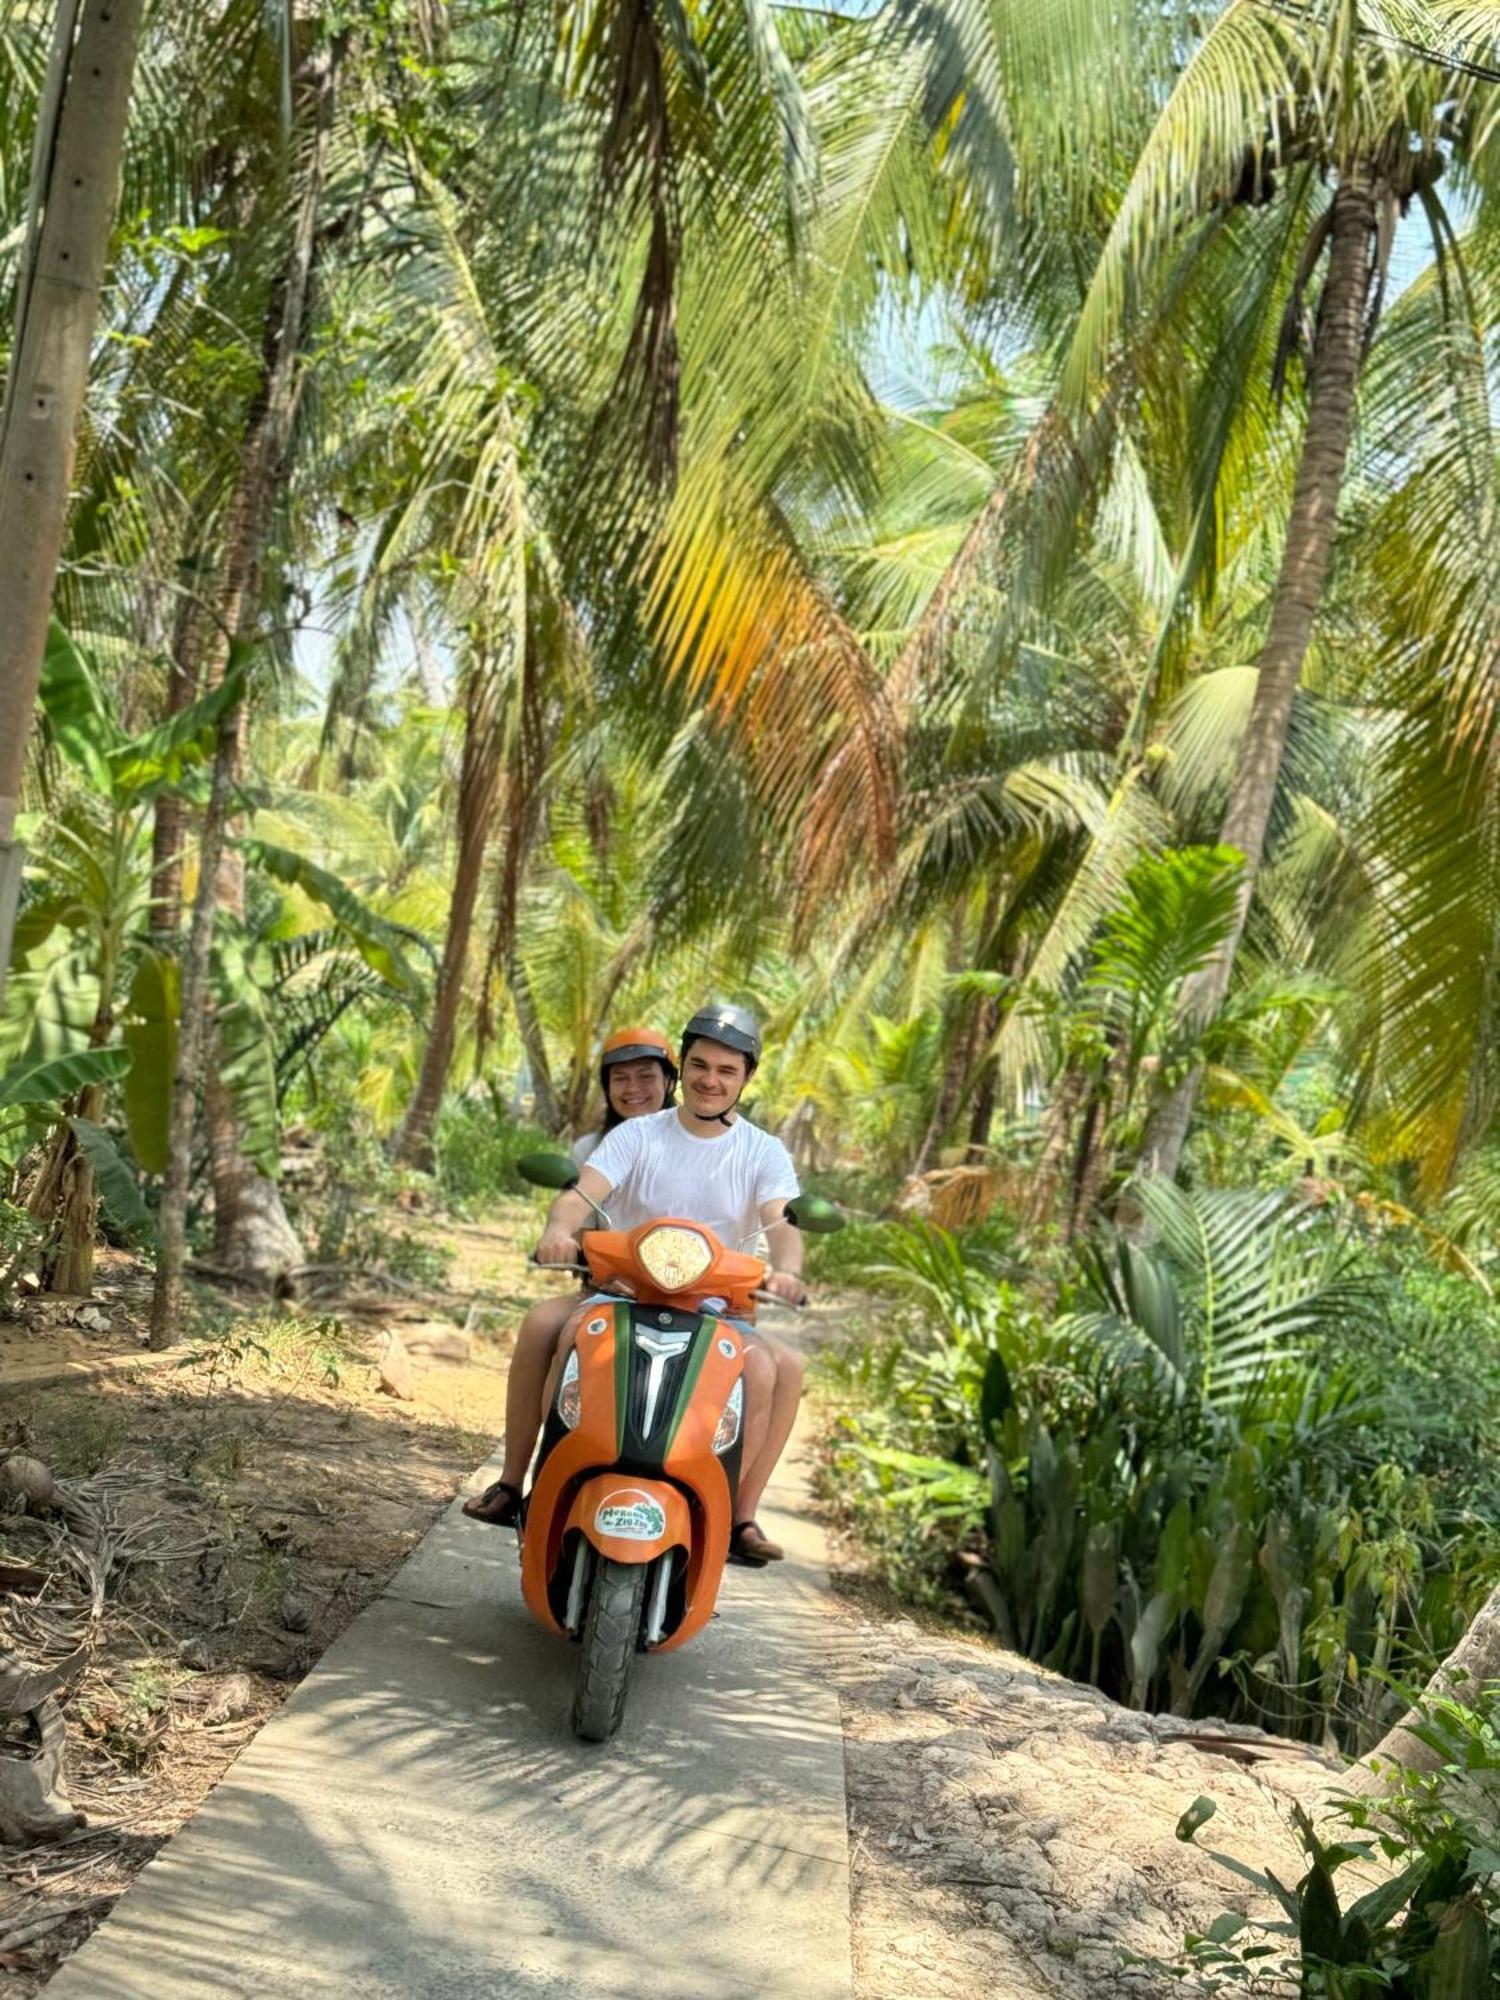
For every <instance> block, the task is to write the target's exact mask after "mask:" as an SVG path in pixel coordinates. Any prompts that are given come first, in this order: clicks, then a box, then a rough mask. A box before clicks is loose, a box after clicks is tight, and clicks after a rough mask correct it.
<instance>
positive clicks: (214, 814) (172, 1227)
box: [151, 51, 337, 1346]
mask: <svg viewBox="0 0 1500 2000" xmlns="http://www.w3.org/2000/svg"><path fill="white" fill-rule="evenodd" d="M336 78H337V63H336V59H335V52H334V51H329V52H325V53H323V54H322V55H320V56H319V57H318V58H317V59H316V61H315V63H314V65H313V66H312V68H311V76H310V87H311V95H312V102H313V112H314V138H313V144H312V148H311V151H310V156H309V160H308V165H307V170H306V174H305V177H304V180H303V185H302V192H301V196H300V199H299V203H298V208H297V214H296V219H295V222H294V224H293V229H292V239H291V243H290V245H289V247H288V253H287V262H286V266H285V269H284V270H283V272H282V273H281V275H280V277H279V279H278V281H277V282H276V284H275V285H274V286H273V288H272V293H271V299H270V303H269V306H268V309H267V313H266V320H265V330H264V334H263V337H262V342H261V376H260V382H259V384H258V386H257V390H256V393H255V396H254V398H253V400H252V402H251V405H250V409H249V412H248V414H247V416H246V420H245V429H244V434H243V437H242V440H241V445H240V459H239V470H238V474H237V477H236V481H235V487H234V491H233V493H232V495H231V497H230V502H229V506H228V509H227V511H226V516H225V523H224V544H223V553H222V557H221V564H220V574H219V578H218V584H217V588H216V591H215V608H214V623H215V626H216V632H215V636H214V640H213V644H212V646H211V647H208V648H206V651H205V657H203V658H202V660H201V661H200V662H199V663H198V667H197V671H198V674H199V678H200V681H202V682H204V683H208V684H212V683H213V682H215V681H217V680H218V679H219V678H220V677H221V676H222V674H223V672H224V668H225V666H226V664H227V661H228V659H229V655H230V651H231V648H232V646H233V645H234V644H235V643H240V644H245V643H248V642H249V641H250V640H251V639H252V637H253V635H254V632H255V629H256V625H257V621H258V617H259V610H260V587H261V580H262V572H263V568H264V562H265V550H266V544H267V540H268V536H269V531H270V525H271V513H272V509H273V506H274V503H275V498H276V492H277V488H278V485H279V483H280V482H281V480H282V479H283V478H284V476H285V471H284V467H285V459H286V454H287V451H288V448H289V446H290V443H291V438H292V431H293V427H294V425H295V422H296V416H297V409H298V405H299V403H300V401H301V397H302V389H303V384H304V381H305V371H304V369H303V366H302V353H301V350H302V342H303V337H304V334H305V330H306V320H307V313H308V305H309V299H310V294H311V289H312V278H313V268H314V262H315V258H316V252H317V241H318V237H317V222H318V214H319V208H320V203H321V198H322V191H323V183H324V177H325V174H326V169H327V160H328V146H329V137H330V133H331V129H332V123H333V110H334V101H335V85H336ZM180 664H181V662H180V661H179V665H180ZM219 727H220V734H219V743H218V749H217V751H216V754H215V758H214V778H213V789H212V793H211V796H210V800H209V806H208V810H207V812H206V814H205V816H204V824H203V831H202V837H201V842H200V848H199V860H198V867H199V880H198V890H197V895H196V897H195V899H194V905H193V921H192V929H191V935H190V938H189V942H188V951H187V962H186V965H185V966H184V971H183V981H182V1011H181V1024H182V1025H181V1032H180V1033H179V1036H178V1052H177V1072H176V1075H175V1076H174V1079H173V1087H172V1138H171V1158H170V1163H169V1166H168V1171H167V1178H166V1183H165V1185H164V1187H163V1189H162V1201H161V1209H160V1213H159V1216H158V1257H157V1274H156V1286H155V1290H154V1293H153V1297H152V1308H151V1340H152V1344H153V1346H166V1345H168V1344H169V1342H171V1341H172V1340H174V1339H175V1338H176V1337H177V1333H178V1331H179V1330H180V1325H181V1317H182V1270H183V1262H184V1258H185V1254H186V1222H187V1199H188V1181H189V1175H190V1162H191V1154H192V1137H193V1124H194V1114H195V1111H196V1107H197V1096H198V1090H199V1086H200V1083H201V1082H202V1069H203V1057H204V1053H205V1051H206V1050H207V1049H208V1048H209V1047H210V1046H212V1044H211V1042H210V1041H209V1040H208V1039H207V1035H208V1034H209V1033H211V1024H209V1023H208V1022H207V1016H208V1011H209V991H208V975H209V963H210V959H211V956H212V949H213V931H214V921H215V917H216V915H217V912H218V910H219V908H221V907H223V908H227V909H229V910H230V911H231V912H233V913H235V914H239V915H243V911H244V869H243V865H242V863H241V862H240V860H239V858H238V856H237V855H233V854H226V850H225V834H226V831H227V828H226V816H227V812H228V803H229V798H230V794H231V791H232V789H233V787H234V785H235V783H236V782H237V780H238V778H239V776H240V772H241V769H242V765H243V753H244V740H245V712H244V708H243V705H241V706H239V707H237V708H236V709H235V711H234V712H233V713H232V714H230V715H226V716H225V717H224V719H223V721H222V722H221V723H220V726H219ZM158 855H159V858H165V857H161V856H160V851H159V850H158ZM179 879H180V878H179ZM204 1098H205V1109H206V1111H207V1113H208V1124H209V1149H210V1159H211V1163H212V1169H213V1183H214V1259H215V1262H216V1263H217V1265H218V1266H219V1268H220V1269H221V1270H224V1271H226V1272H229V1273H232V1274H233V1275H234V1276H236V1277H240V1278H244V1279H246V1280H248V1281H249V1282H251V1283H253V1284H257V1285H263V1286H264V1287H266V1288H267V1289H270V1290H274V1289H278V1288H280V1287H281V1286H283V1285H284V1283H285V1282H286V1280H287V1276H288V1272H289V1269H290V1268H291V1267H292V1266H295V1265H296V1264H298V1263H300V1262H301V1261H302V1248H301V1245H300V1244H299V1243H298V1241H297V1237H296V1233H295V1231H294V1230H293V1229H292V1226H291V1224H290V1222H288V1220H287V1218H286V1213H285V1210H284V1209H283V1207H282V1204H281V1197H280V1194H279V1192H278V1191H277V1188H276V1185H275V1183H274V1182H273V1181H271V1180H269V1179H267V1177H266V1176H265V1175H264V1174H262V1173H261V1172H260V1170H259V1168H257V1167H256V1166H255V1164H254V1162H253V1161H251V1160H249V1159H248V1158H246V1156H245V1153H244V1149H243V1147H242V1146H241V1144H240V1142H239V1135H238V1132H237V1130H236V1128H235V1124H234V1116H233V1108H232V1105H231V1104H230V1102H229V1100H228V1097H227V1094H226V1093H225V1092H224V1091H223V1090H222V1088H220V1087H219V1086H218V1083H217V1078H215V1079H213V1080H212V1082H211V1085H210V1087H209V1088H208V1089H207V1090H205V1093H204Z"/></svg>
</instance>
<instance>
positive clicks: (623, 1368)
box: [615, 1305, 631, 1459]
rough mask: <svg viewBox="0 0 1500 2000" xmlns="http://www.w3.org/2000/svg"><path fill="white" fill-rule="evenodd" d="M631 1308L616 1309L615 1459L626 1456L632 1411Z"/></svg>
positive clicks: (619, 1307) (624, 1306)
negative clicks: (627, 1432)
mask: <svg viewBox="0 0 1500 2000" xmlns="http://www.w3.org/2000/svg"><path fill="white" fill-rule="evenodd" d="M630 1348H631V1329H630V1308H629V1306H628V1305H619V1306H616V1307H615V1457H616V1458H617V1459H620V1458H623V1457H624V1456H625V1419H626V1416H627V1414H628V1412H629V1409H630Z"/></svg>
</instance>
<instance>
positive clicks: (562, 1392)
mask: <svg viewBox="0 0 1500 2000" xmlns="http://www.w3.org/2000/svg"><path fill="white" fill-rule="evenodd" d="M557 1414H558V1415H559V1416H560V1417H561V1418H562V1420H563V1422H564V1423H565V1424H566V1425H567V1427H568V1429H569V1430H570V1431H576V1430H577V1428H578V1419H579V1418H580V1417H581V1416H582V1415H583V1383H582V1382H581V1381H580V1380H579V1376H578V1349H577V1348H576V1347H575V1348H574V1350H573V1352H572V1353H571V1354H570V1355H569V1356H568V1364H567V1366H566V1367H565V1368H564V1369H563V1372H562V1380H561V1381H560V1382H559V1383H558V1385H557Z"/></svg>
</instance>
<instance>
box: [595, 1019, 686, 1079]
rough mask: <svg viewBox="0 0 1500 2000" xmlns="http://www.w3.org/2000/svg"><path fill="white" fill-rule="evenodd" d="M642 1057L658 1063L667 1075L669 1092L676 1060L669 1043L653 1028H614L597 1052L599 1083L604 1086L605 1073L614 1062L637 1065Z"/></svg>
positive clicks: (674, 1075) (675, 1068) (674, 1076)
mask: <svg viewBox="0 0 1500 2000" xmlns="http://www.w3.org/2000/svg"><path fill="white" fill-rule="evenodd" d="M646 1057H648V1058H650V1060H651V1061H653V1062H659V1063H660V1064H661V1066H662V1068H663V1069H664V1070H665V1071H666V1073H667V1089H668V1090H669V1091H670V1090H672V1089H673V1088H674V1087H675V1085H676V1082H677V1059H676V1057H675V1056H674V1055H673V1053H672V1044H671V1043H670V1042H669V1041H668V1040H667V1038H666V1036H665V1035H661V1034H658V1033H657V1031H656V1029H655V1028H617V1029H616V1030H615V1032H614V1033H613V1034H612V1035H610V1036H609V1037H608V1039H607V1040H606V1042H605V1044H604V1047H603V1048H602V1049H601V1050H600V1051H599V1081H600V1083H601V1084H604V1082H605V1072H606V1071H607V1070H610V1069H613V1067H614V1065H615V1064H616V1063H622V1062H639V1061H641V1060H642V1058H646ZM606 1087H607V1086H606Z"/></svg>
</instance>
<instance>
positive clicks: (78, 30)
mask: <svg viewBox="0 0 1500 2000" xmlns="http://www.w3.org/2000/svg"><path fill="white" fill-rule="evenodd" d="M144 11H145V0H58V6H57V18H56V22H55V24H54V28H53V40H52V57H51V61H50V63H49V65H48V71H47V80H46V84H45V86H44V89H43V95H42V101H41V105H40V109H39V112H38V118H37V142H36V149H35V153H34V155H33V159H32V179H31V202H30V218H31V220H30V229H29V233H28V241H27V254H26V258H25V262H24V266H23V269H22V273H21V283H20V288H19V295H18V303H17V309H16V334H15V341H14V345H13V346H12V349H11V368H10V376H9V379H8V380H7V382H6V385H5V404H4V409H3V413H0V998H3V997H4V993H5V976H6V970H7V968H8V967H9V964H10V952H11V942H12V939H13V936H14V931H15V915H16V903H17V900H18V898H19V896H20V891H21V864H22V860H23V854H22V850H21V847H20V844H19V842H18V841H17V840H16V837H15V834H16V814H17V812H18V811H19V809H20V803H21V780H22V776H23V774H24V772H25V769H26V746H27V742H28V740H29V738H30V735H31V720H32V711H33V709H34V708H35V706H36V691H37V683H38V681H39V680H40V678H41V671H42V656H43V653H44V651H45V649H46V644H47V619H48V616H49V614H50V612H51V609H52V589H53V585H54V583H55V581H56V578H57V565H58V561H59V558H60V557H61V555H62V545H63V535H64V532H65V530H66V528H67V520H68V494H69V488H70V484H71V479H72V471H73V437H74V433H75V432H76V430H77V428H78V419H79V416H80V414H81V412H82V409H83V399H84V394H85V391H86V389H87V387H88V374H89V354H90V351H91V349H92V347H93V341H94V327H95V325H96V323H97V321H98V317H99V293H100V289H101V287H102V285H103V282H104V267H105V260H106V257H107V254H108V250H109V231H110V224H111V222H112V221H113V219H114V212H115V203H116V200H117V198H118V195H119V185H120V161H121V158H122V155H123V153H124V150H125V119H126V114H127V112H128V111H129V108H130V85H131V78H132V76H133V74H134V70H135V52H136V44H137V42H138V41H139V38H140V28H141V16H142V14H143V13H144Z"/></svg>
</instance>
